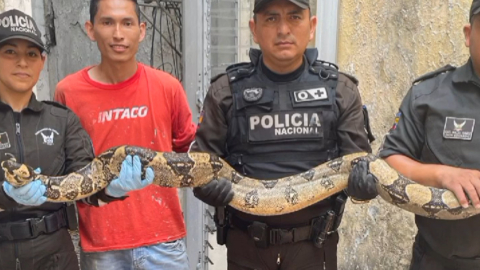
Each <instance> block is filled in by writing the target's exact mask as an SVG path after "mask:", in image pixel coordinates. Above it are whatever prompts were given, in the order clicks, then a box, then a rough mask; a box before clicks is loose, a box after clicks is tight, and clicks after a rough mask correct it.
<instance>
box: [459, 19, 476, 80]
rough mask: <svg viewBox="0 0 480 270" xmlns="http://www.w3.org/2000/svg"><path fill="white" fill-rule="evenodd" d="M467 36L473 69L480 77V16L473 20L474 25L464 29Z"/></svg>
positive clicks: (466, 43)
mask: <svg viewBox="0 0 480 270" xmlns="http://www.w3.org/2000/svg"><path fill="white" fill-rule="evenodd" d="M463 32H464V34H465V45H466V46H467V47H468V48H469V50H470V56H471V58H472V62H473V67H474V69H475V71H476V73H477V75H479V76H480V15H476V16H475V17H473V19H472V24H467V25H465V27H464V28H463Z"/></svg>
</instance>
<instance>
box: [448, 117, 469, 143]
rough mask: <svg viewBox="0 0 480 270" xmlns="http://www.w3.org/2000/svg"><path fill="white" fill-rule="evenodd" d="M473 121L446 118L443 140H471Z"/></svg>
mask: <svg viewBox="0 0 480 270" xmlns="http://www.w3.org/2000/svg"><path fill="white" fill-rule="evenodd" d="M474 129H475V119H472V118H455V117H446V119H445V126H444V128H443V138H445V139H450V140H465V141H470V140H472V136H473V130H474Z"/></svg>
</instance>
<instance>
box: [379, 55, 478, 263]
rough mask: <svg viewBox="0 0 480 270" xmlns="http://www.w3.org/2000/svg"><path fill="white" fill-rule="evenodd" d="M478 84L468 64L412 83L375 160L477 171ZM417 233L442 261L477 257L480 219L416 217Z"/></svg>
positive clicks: (476, 217) (476, 77)
mask: <svg viewBox="0 0 480 270" xmlns="http://www.w3.org/2000/svg"><path fill="white" fill-rule="evenodd" d="M479 121H480V80H479V78H478V76H477V75H476V74H475V72H474V70H473V66H472V63H471V61H469V62H468V63H467V64H465V65H463V66H461V67H459V68H458V69H456V70H454V71H450V72H446V73H443V74H439V75H438V76H436V77H434V78H430V79H427V80H425V81H422V82H420V83H418V84H416V85H414V86H413V87H412V88H411V89H410V91H409V92H408V94H407V95H406V97H405V98H404V100H403V102H402V105H401V107H400V111H399V113H398V114H397V116H396V118H395V122H394V124H393V127H392V128H391V130H390V132H389V134H388V135H387V136H386V137H385V142H384V145H383V149H382V150H381V152H380V156H381V157H383V158H385V157H388V156H390V155H393V154H401V155H405V156H408V157H410V158H413V159H415V160H417V161H420V162H422V163H430V164H444V165H450V166H456V167H461V168H469V169H477V170H479V169H480V162H479V149H480V130H477V126H478V124H480V122H479ZM416 223H417V226H418V229H419V234H420V235H421V236H422V237H423V238H424V239H425V240H426V242H427V243H428V244H429V245H430V247H432V248H433V249H434V250H435V251H436V252H438V253H439V254H441V255H443V256H445V257H454V256H456V257H461V258H473V257H478V258H480V215H479V216H474V217H471V218H469V219H465V220H457V221H450V220H434V219H430V218H425V217H422V216H416Z"/></svg>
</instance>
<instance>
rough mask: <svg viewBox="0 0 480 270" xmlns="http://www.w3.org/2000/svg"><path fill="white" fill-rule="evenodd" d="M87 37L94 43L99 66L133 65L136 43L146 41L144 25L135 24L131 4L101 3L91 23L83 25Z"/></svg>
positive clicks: (118, 0)
mask: <svg viewBox="0 0 480 270" xmlns="http://www.w3.org/2000/svg"><path fill="white" fill-rule="evenodd" d="M85 28H86V29H87V32H88V36H89V37H90V39H91V40H92V41H96V42H97V46H98V49H99V50H100V53H101V55H102V62H105V61H109V62H116V63H118V62H127V61H135V54H136V53H137V51H138V46H139V43H140V42H141V41H142V40H143V38H144V37H145V23H140V22H139V21H138V16H137V13H136V11H135V3H134V2H133V1H130V0H102V1H100V2H99V4H98V12H97V14H96V15H95V18H94V22H93V23H92V22H90V21H88V22H86V23H85Z"/></svg>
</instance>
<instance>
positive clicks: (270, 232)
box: [230, 192, 347, 248]
mask: <svg viewBox="0 0 480 270" xmlns="http://www.w3.org/2000/svg"><path fill="white" fill-rule="evenodd" d="M346 198H347V196H346V195H345V193H343V192H342V193H341V194H339V195H337V196H336V198H335V200H334V201H335V202H334V205H333V209H331V210H327V211H326V213H324V214H323V215H321V216H320V217H318V218H314V219H312V220H311V222H310V224H304V225H300V226H292V227H291V228H288V229H283V228H272V227H271V226H269V225H268V224H266V223H262V222H258V221H246V220H243V219H241V218H239V217H237V216H235V215H232V216H231V219H230V224H231V225H232V226H233V227H235V228H238V229H240V230H242V231H245V232H247V233H248V234H249V235H250V237H251V238H252V239H253V240H254V241H255V245H256V246H257V247H260V248H267V247H268V246H269V245H282V244H288V243H296V242H300V241H305V240H310V241H312V242H313V244H314V245H315V246H316V247H318V248H323V245H324V242H325V240H326V239H327V238H328V237H329V236H330V235H332V234H334V233H335V232H336V231H337V229H338V227H339V225H340V222H341V220H342V216H343V210H344V207H345V201H346Z"/></svg>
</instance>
